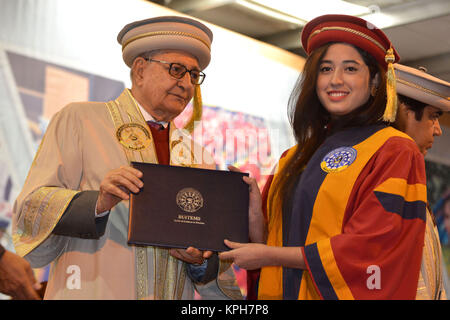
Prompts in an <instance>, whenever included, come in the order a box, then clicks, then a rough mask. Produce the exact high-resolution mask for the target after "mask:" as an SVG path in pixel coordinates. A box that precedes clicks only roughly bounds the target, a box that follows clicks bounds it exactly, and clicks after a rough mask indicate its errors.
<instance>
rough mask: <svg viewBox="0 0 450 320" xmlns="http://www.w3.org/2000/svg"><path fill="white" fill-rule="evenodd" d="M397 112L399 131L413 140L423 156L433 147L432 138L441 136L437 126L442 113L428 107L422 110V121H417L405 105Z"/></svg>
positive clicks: (412, 112)
mask: <svg viewBox="0 0 450 320" xmlns="http://www.w3.org/2000/svg"><path fill="white" fill-rule="evenodd" d="M399 112H401V114H400V115H399V118H400V119H401V126H400V130H402V131H403V132H405V133H406V134H407V135H409V136H410V137H411V138H413V139H414V141H415V142H416V144H417V146H418V147H419V150H420V152H422V154H423V155H424V156H425V155H426V154H427V152H428V149H430V148H431V147H432V146H433V142H434V137H436V136H440V135H442V130H441V127H440V125H439V117H440V116H441V115H442V111H441V110H440V109H438V108H435V107H433V106H430V105H428V106H426V107H425V108H424V110H423V116H422V119H421V120H419V121H418V120H417V119H416V117H415V113H414V111H412V110H409V109H408V108H407V106H405V105H401V108H400V110H399Z"/></svg>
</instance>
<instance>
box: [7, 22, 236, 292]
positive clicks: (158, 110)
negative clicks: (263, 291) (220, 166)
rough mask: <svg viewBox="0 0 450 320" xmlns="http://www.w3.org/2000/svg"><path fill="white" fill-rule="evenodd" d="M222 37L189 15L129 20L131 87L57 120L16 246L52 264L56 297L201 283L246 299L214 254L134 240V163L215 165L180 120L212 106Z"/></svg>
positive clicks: (18, 210)
mask: <svg viewBox="0 0 450 320" xmlns="http://www.w3.org/2000/svg"><path fill="white" fill-rule="evenodd" d="M212 37H213V36H212V32H211V31H210V30H209V29H208V28H207V27H206V26H205V25H203V24H202V23H200V22H198V21H196V20H193V19H189V18H184V17H158V18H152V19H147V20H143V21H136V22H133V23H130V24H128V25H126V26H125V27H124V28H123V29H122V31H121V32H120V33H119V35H118V42H119V43H120V44H121V46H122V51H123V59H124V61H125V63H126V64H127V65H128V66H129V67H130V68H131V78H132V88H131V90H128V89H125V90H124V92H123V93H122V94H121V95H120V96H119V97H118V98H117V99H116V100H114V101H109V102H107V103H97V102H86V103H72V104H69V105H68V106H66V107H65V108H64V109H62V110H61V111H60V112H59V113H58V114H56V115H55V116H54V118H53V119H52V121H51V123H50V125H49V127H48V129H47V132H46V134H45V137H44V139H43V142H42V144H41V146H40V148H39V151H38V153H37V155H36V157H35V159H34V162H33V164H32V167H31V169H30V172H29V175H28V178H27V180H26V182H25V185H24V187H23V190H22V192H21V194H20V195H19V197H18V198H17V201H16V203H15V206H14V221H13V228H14V232H15V234H14V242H15V246H16V251H17V252H18V253H19V254H20V255H22V256H25V258H26V259H28V260H29V261H30V263H31V265H32V266H33V267H42V266H45V265H47V264H48V263H52V264H51V271H50V277H49V282H48V285H47V289H46V293H45V298H46V299H193V298H194V288H195V289H197V291H198V292H199V293H200V295H202V298H203V299H207V298H213V299H221V298H229V297H234V298H239V297H240V292H239V290H238V288H237V287H235V286H233V285H230V283H232V282H233V281H230V279H231V280H232V279H233V278H230V277H233V272H232V270H231V269H230V268H226V267H227V266H226V265H222V264H219V262H218V259H217V256H215V255H213V256H212V257H211V255H212V252H201V251H199V250H197V249H196V248H192V247H189V248H187V249H186V250H181V249H164V248H160V247H144V246H129V245H128V244H127V228H128V205H129V202H128V200H129V194H130V192H137V191H139V189H140V188H142V186H143V183H142V180H141V179H140V178H141V177H142V173H141V172H140V171H138V170H136V169H134V168H132V167H131V166H130V162H131V161H140V162H148V163H160V164H171V165H184V166H193V167H194V166H195V167H201V168H210V169H211V168H214V164H213V161H212V160H211V158H206V159H205V156H206V155H207V154H206V153H205V152H201V155H200V158H199V157H198V155H197V154H195V155H194V153H193V152H191V151H192V150H198V147H199V146H197V147H195V148H194V147H193V146H194V143H193V141H192V140H191V139H190V137H189V135H188V134H186V130H183V131H182V130H178V129H177V128H176V127H175V125H174V123H173V122H172V120H173V119H174V118H175V117H176V116H177V115H179V114H180V113H181V112H182V111H183V110H184V108H185V107H186V105H187V103H188V102H189V101H190V100H191V98H193V97H194V112H193V116H192V119H191V121H190V122H189V123H188V124H187V129H188V130H189V129H192V127H193V121H194V120H197V119H198V118H199V116H200V115H201V109H200V108H201V96H200V84H201V83H202V82H203V80H204V77H205V75H204V73H203V72H202V70H203V69H205V68H206V67H207V65H208V64H209V62H210V47H211V42H212ZM200 149H201V147H200ZM154 183H157V184H160V183H164V182H163V181H154ZM167 232H170V230H167ZM208 258H209V259H208ZM228 266H229V265H228ZM218 270H220V272H219V271H218ZM217 275H220V276H222V277H224V278H227V279H225V280H224V281H220V280H219V279H216V276H217Z"/></svg>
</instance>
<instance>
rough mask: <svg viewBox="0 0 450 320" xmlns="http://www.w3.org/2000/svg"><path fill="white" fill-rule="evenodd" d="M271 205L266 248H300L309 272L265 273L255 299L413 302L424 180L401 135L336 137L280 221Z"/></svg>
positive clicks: (379, 132)
mask: <svg viewBox="0 0 450 320" xmlns="http://www.w3.org/2000/svg"><path fill="white" fill-rule="evenodd" d="M295 148H296V147H294V148H292V149H290V150H289V151H288V152H287V153H286V155H285V156H284V157H282V158H281V159H280V162H279V166H280V167H282V166H283V165H284V164H285V163H286V161H287V159H289V158H290V157H291V156H292V155H293V154H294V151H295V150H294V149H295ZM279 171H280V170H278V172H279ZM276 181H277V175H276V174H275V176H274V178H273V181H272V183H271V185H270V187H268V195H269V196H270V194H271V192H273V191H274V188H272V187H274V186H276ZM277 200H278V198H277V197H275V200H274V202H275V203H270V202H269V203H268V207H267V213H268V217H267V218H268V227H269V235H268V241H267V244H268V245H271V246H298V247H302V249H301V250H302V253H303V256H304V259H305V263H306V267H307V269H306V270H301V269H293V268H283V267H277V266H270V267H264V268H262V270H261V274H260V279H259V288H258V298H259V299H414V298H415V297H416V290H417V283H418V277H419V271H420V264H421V259H422V248H423V242H424V232H425V217H426V177H425V165H424V159H423V156H422V154H421V153H420V152H419V150H418V148H417V146H416V144H415V142H414V141H413V140H412V139H411V138H409V137H408V136H407V135H405V134H404V133H402V132H400V131H398V130H395V129H393V128H392V127H385V126H370V127H363V128H350V129H346V130H343V131H341V132H338V133H336V134H334V135H332V136H330V137H329V138H327V139H326V141H325V142H324V143H323V144H322V145H321V146H320V147H319V149H318V150H317V151H316V153H315V154H314V155H313V157H312V158H311V160H310V162H309V163H308V165H307V167H306V168H305V170H304V172H303V173H302V174H301V176H300V179H299V182H298V184H297V186H296V188H295V190H293V194H292V197H291V202H290V205H287V206H285V207H284V208H283V212H281V209H280V208H281V205H280V203H276V202H278V201H277ZM249 289H250V290H251V288H249Z"/></svg>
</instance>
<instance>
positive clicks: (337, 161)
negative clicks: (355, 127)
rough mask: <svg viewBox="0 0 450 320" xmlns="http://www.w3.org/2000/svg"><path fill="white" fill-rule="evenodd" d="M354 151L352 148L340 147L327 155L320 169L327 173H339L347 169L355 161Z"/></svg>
mask: <svg viewBox="0 0 450 320" xmlns="http://www.w3.org/2000/svg"><path fill="white" fill-rule="evenodd" d="M356 154H357V152H356V150H355V149H353V148H352V147H340V148H337V149H334V150H332V151H330V152H328V153H327V155H326V156H325V157H324V158H323V160H322V162H321V163H320V167H321V168H322V170H323V171H325V172H327V173H332V172H339V171H342V170H345V169H347V167H348V166H349V165H351V164H352V163H353V161H355V159H356Z"/></svg>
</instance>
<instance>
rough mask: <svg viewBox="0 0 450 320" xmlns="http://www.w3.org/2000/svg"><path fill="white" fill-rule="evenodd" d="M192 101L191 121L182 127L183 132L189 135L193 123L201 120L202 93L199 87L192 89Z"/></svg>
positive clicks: (192, 128) (193, 126) (192, 129)
mask: <svg viewBox="0 0 450 320" xmlns="http://www.w3.org/2000/svg"><path fill="white" fill-rule="evenodd" d="M194 90H195V91H194V101H193V104H194V106H193V108H192V115H191V119H189V121H188V122H187V123H186V124H185V125H184V128H183V129H185V130H187V131H189V133H192V131H194V129H195V122H196V121H200V120H201V119H202V105H203V103H202V93H201V90H200V85H198V84H197V85H196V86H195V89H194Z"/></svg>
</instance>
